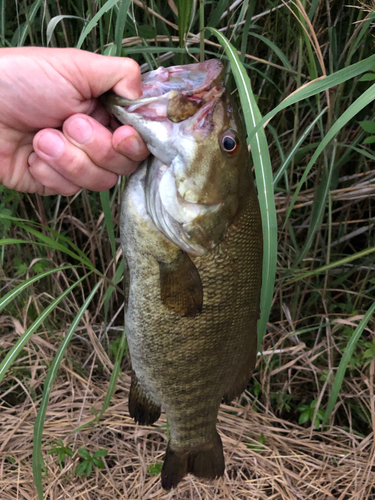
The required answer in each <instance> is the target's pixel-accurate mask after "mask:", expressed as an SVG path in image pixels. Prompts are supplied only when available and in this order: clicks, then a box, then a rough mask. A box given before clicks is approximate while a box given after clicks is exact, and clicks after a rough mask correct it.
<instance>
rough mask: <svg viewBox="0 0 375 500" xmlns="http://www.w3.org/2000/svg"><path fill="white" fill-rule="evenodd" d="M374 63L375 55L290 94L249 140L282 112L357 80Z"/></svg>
mask: <svg viewBox="0 0 375 500" xmlns="http://www.w3.org/2000/svg"><path fill="white" fill-rule="evenodd" d="M374 63H375V54H374V55H372V56H370V57H368V58H367V59H364V60H363V61H360V62H358V63H355V64H352V65H351V66H348V67H346V68H343V69H340V70H339V71H336V73H333V74H332V75H329V76H321V77H320V78H317V79H316V80H313V81H312V82H309V83H306V84H305V85H302V87H300V88H299V89H297V90H296V91H295V92H293V93H292V94H290V95H289V96H288V97H287V98H286V99H284V100H283V101H282V102H281V103H280V104H279V105H278V106H276V108H274V109H273V110H272V111H270V112H269V113H267V114H266V116H265V117H264V118H262V120H261V121H260V122H259V123H257V126H256V128H255V129H254V130H253V131H252V132H251V137H249V138H248V140H249V139H252V136H254V135H255V133H256V132H257V131H258V130H259V129H260V128H261V127H263V126H264V125H265V124H266V123H267V122H268V121H269V120H271V118H273V117H274V116H275V115H276V114H277V113H278V112H279V111H282V110H283V109H285V108H287V107H289V106H292V105H293V104H296V103H297V102H300V101H304V100H306V99H308V98H309V97H312V96H314V95H316V94H319V93H320V92H324V91H326V90H328V89H330V88H331V87H335V86H336V85H340V84H341V83H344V82H346V81H348V80H350V79H352V78H355V77H356V76H358V75H360V74H361V73H364V72H365V71H368V70H369V69H371V68H372V67H373V65H374Z"/></svg>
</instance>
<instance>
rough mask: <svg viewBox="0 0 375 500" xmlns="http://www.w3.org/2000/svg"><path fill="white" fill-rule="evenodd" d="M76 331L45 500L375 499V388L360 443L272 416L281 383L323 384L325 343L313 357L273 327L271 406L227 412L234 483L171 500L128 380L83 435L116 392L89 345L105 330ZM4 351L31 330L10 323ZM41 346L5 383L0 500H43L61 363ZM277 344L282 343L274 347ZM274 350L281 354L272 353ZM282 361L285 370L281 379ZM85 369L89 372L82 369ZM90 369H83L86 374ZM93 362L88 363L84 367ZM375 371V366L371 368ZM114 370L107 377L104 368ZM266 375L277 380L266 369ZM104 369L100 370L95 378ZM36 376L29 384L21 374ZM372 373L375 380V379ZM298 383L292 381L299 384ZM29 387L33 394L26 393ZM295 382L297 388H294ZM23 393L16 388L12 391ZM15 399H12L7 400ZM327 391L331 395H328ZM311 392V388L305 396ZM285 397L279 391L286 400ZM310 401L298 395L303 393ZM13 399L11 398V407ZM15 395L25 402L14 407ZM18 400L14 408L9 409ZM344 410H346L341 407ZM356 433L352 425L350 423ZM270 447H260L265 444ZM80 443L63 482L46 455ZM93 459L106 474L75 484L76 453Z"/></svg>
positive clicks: (257, 402)
mask: <svg viewBox="0 0 375 500" xmlns="http://www.w3.org/2000/svg"><path fill="white" fill-rule="evenodd" d="M86 319H87V322H86V325H85V328H84V329H81V330H80V331H78V333H77V336H76V337H75V339H74V340H73V343H72V346H71V347H70V350H69V351H68V353H67V356H66V360H65V361H64V362H63V365H62V368H61V370H60V372H59V376H58V378H57V380H56V382H55V384H54V390H53V392H52V395H51V398H50V405H49V407H48V412H47V418H46V424H45V430H44V446H43V451H44V458H45V463H46V467H47V470H48V476H45V479H44V490H45V495H46V496H45V498H49V499H51V500H57V499H64V500H65V499H86V500H96V499H101V500H105V499H131V500H136V499H142V500H149V499H176V500H177V499H181V500H184V499H202V500H203V499H238V500H242V499H243V500H245V499H257V500H258V499H262V500H265V499H272V500H291V499H314V500H334V499H335V500H336V499H339V500H349V499H350V500H354V499H356V500H367V499H368V500H369V499H373V498H375V445H374V439H373V438H374V425H375V418H374V413H373V407H374V380H373V378H372V379H367V380H365V381H362V382H363V383H361V381H358V380H355V379H353V381H352V383H353V387H352V389H353V394H357V396H356V397H357V398H359V399H360V400H362V404H365V405H366V406H367V407H368V408H369V410H370V412H372V416H373V419H372V420H373V429H372V432H370V433H368V434H367V437H360V436H358V435H356V434H355V433H353V432H350V431H347V430H345V429H344V428H343V427H339V426H333V427H332V428H331V429H330V431H329V432H325V433H322V432H320V431H317V430H314V429H312V428H305V427H301V426H298V425H296V424H295V423H290V422H288V421H287V420H285V419H283V418H279V417H277V416H276V415H275V414H274V413H273V412H272V411H271V405H270V404H269V391H270V390H271V389H273V390H275V388H276V390H277V387H278V386H277V383H276V382H278V383H279V384H280V386H281V385H283V386H285V384H286V383H287V386H288V388H287V391H288V392H290V391H293V387H294V386H295V385H296V384H297V386H298V387H300V388H301V381H302V379H303V378H305V379H306V381H307V380H308V379H309V378H311V377H313V378H315V377H317V376H318V375H319V373H318V372H317V368H316V367H315V366H314V368H313V367H312V361H313V360H315V359H316V358H317V356H318V355H319V353H321V352H323V351H324V350H325V349H327V343H326V341H325V340H324V339H323V338H322V339H321V341H319V342H317V344H316V346H315V347H314V348H313V349H307V348H306V346H305V345H304V344H303V343H298V344H297V345H295V343H294V341H295V339H294V340H292V341H291V340H290V339H291V338H292V337H291V336H290V335H286V333H287V330H288V320H285V323H284V324H281V323H280V324H278V325H276V326H274V327H273V334H272V337H271V336H269V337H268V338H267V342H266V344H267V345H268V347H270V349H268V350H266V351H265V360H266V362H265V361H264V360H262V358H259V363H260V371H258V372H257V376H259V377H260V380H261V383H262V386H263V387H265V393H266V394H268V396H267V397H265V399H264V400H261V399H257V398H255V397H254V396H252V395H251V394H250V393H249V394H246V395H245V396H244V397H243V399H242V401H241V404H239V403H238V402H237V403H234V404H233V405H231V406H224V405H223V406H222V408H221V411H220V414H219V421H218V429H219V432H220V435H221V437H222V440H223V444H224V450H225V459H226V471H225V476H224V478H222V479H219V480H216V481H214V482H213V483H208V482H203V481H199V480H197V479H196V478H193V477H190V476H189V477H188V478H187V479H186V480H184V481H183V482H182V483H181V484H180V486H179V487H178V489H176V490H174V491H172V492H169V493H166V492H164V491H163V490H162V488H161V486H160V479H159V477H155V476H152V475H150V474H148V473H147V467H148V466H150V465H151V464H155V463H156V462H160V461H162V457H163V453H164V451H165V447H166V443H167V437H166V429H165V427H161V426H165V424H166V421H165V416H164V415H162V417H161V419H160V420H159V421H158V425H157V426H153V427H141V426H138V425H135V424H134V422H133V421H132V420H131V419H130V417H129V416H128V412H127V394H128V390H129V382H130V378H129V374H128V373H127V372H126V371H125V372H124V375H123V376H121V377H120V379H119V382H118V385H117V390H116V393H115V395H114V396H113V398H112V402H111V406H110V408H109V409H108V410H107V411H106V413H105V415H104V417H103V419H102V420H101V422H100V423H97V424H91V425H89V426H87V427H86V428H84V429H83V430H81V431H80V432H78V433H75V430H76V429H77V428H78V427H79V426H81V425H82V424H84V423H87V422H89V421H90V420H92V419H93V411H92V408H95V409H96V411H100V409H101V407H102V404H103V400H104V397H105V394H106V391H107V387H108V380H109V375H108V373H109V369H108V368H109V365H110V361H109V359H108V357H107V354H106V353H105V352H104V350H103V349H102V347H101V345H100V343H98V342H93V343H90V341H89V339H90V338H93V336H96V335H98V337H99V338H102V337H103V331H102V329H101V327H100V326H96V327H94V330H95V333H94V331H93V330H92V328H91V327H89V326H88V320H89V318H86ZM0 327H1V328H2V331H3V332H4V333H3V336H2V338H1V346H2V347H5V348H6V347H8V346H9V345H11V344H13V343H14V342H15V340H16V339H17V337H18V336H19V334H20V333H22V326H21V324H20V323H19V322H18V321H15V320H14V319H13V318H9V317H3V318H1V325H0ZM45 333H46V332H44V335H41V336H39V335H38V336H34V338H33V340H32V342H30V343H29V345H28V346H27V347H26V348H25V350H24V351H23V357H22V358H21V359H19V361H18V362H17V363H16V365H15V366H14V368H13V369H12V371H11V372H10V374H9V376H8V377H7V379H5V380H4V381H3V393H2V399H1V400H0V401H1V402H2V404H1V427H0V442H1V444H0V498H1V500H15V499H27V500H36V498H37V497H36V491H35V489H34V486H33V476H32V464H31V457H32V440H33V424H34V420H35V417H36V411H37V406H38V403H37V401H38V400H39V399H40V396H39V395H40V390H41V388H42V384H43V380H44V376H45V373H46V367H45V364H46V363H47V364H48V363H49V362H50V361H51V360H52V358H53V355H54V352H55V349H56V345H57V343H56V345H52V344H51V343H49V342H48V340H46V339H48V335H46V334H45ZM278 336H279V338H280V340H279V342H275V340H276V338H277V337H278ZM271 338H272V342H273V344H274V345H273V347H271ZM275 357H276V358H277V359H278V361H279V367H278V368H273V369H272V366H274V365H273V363H272V362H271V361H272V359H274V358H275ZM74 360H76V361H78V362H79V363H80V365H85V368H84V370H83V371H81V370H80V367H77V365H76V364H75V362H76V361H74ZM85 361H86V363H85ZM87 361H88V362H87ZM372 363H374V361H373V362H372ZM106 365H107V366H106ZM267 365H268V368H267ZM98 366H99V367H101V368H102V369H98ZM21 368H22V369H28V368H30V375H29V377H28V378H26V379H25V378H24V379H23V382H21V380H20V379H19V378H18V376H17V370H20V369H21ZM373 371H374V370H373V367H372V370H371V369H370V373H372V377H373ZM292 372H293V373H294V374H293V375H291V373H292ZM25 380H27V383H26V382H25ZM296 380H297V382H296ZM12 382H13V383H14V385H13V387H12V388H11V387H10V386H11V383H12ZM7 387H8V390H7ZM324 388H325V387H324ZM302 389H303V384H302ZM280 390H282V389H280ZM300 390H301V389H300ZM12 394H13V396H14V397H13V398H12ZM16 394H17V397H16ZM9 398H12V405H10V404H8V403H9V401H10V399H9ZM342 404H344V402H343V400H342V399H341V400H340V403H339V404H338V405H342ZM348 420H349V421H350V417H349V418H348ZM262 435H263V436H264V440H263V438H262V441H263V442H264V445H261V444H260V442H259V440H260V436H262ZM57 439H62V440H63V441H64V443H65V444H68V443H69V442H71V441H73V442H74V444H73V445H72V446H73V447H74V456H73V457H72V458H68V459H67V460H66V462H65V465H64V467H63V469H62V470H60V467H59V465H58V462H57V457H56V455H50V454H48V453H47V452H48V450H49V449H50V448H51V446H52V444H53V443H54V442H55V441H56V440H57ZM81 446H82V447H84V448H86V449H88V450H89V451H90V452H91V453H93V452H95V451H96V450H98V449H99V448H105V449H107V450H108V455H107V457H105V459H104V461H105V468H104V469H102V470H100V469H97V468H94V471H93V473H92V474H91V476H90V477H89V478H86V477H84V476H83V477H78V476H77V475H75V473H74V471H75V469H76V467H77V465H78V463H79V460H80V458H79V455H78V452H77V450H78V448H79V447H81Z"/></svg>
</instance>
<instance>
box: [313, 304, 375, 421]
mask: <svg viewBox="0 0 375 500" xmlns="http://www.w3.org/2000/svg"><path fill="white" fill-rule="evenodd" d="M374 310H375V303H374V304H372V306H371V307H370V309H369V310H368V311H367V313H366V314H365V315H364V316H363V319H362V320H361V322H360V323H359V325H358V326H357V328H356V329H355V330H354V332H353V335H352V336H351V338H350V340H349V342H348V344H347V346H346V349H345V351H344V353H343V355H342V358H341V361H340V364H339V367H338V369H337V373H336V376H335V380H334V382H333V385H332V390H331V394H330V395H329V400H328V405H327V409H326V411H325V414H324V418H323V422H322V427H324V426H325V424H326V423H327V422H328V420H329V418H330V416H331V413H332V410H333V408H334V407H335V404H336V401H337V398H338V395H339V392H340V389H341V386H342V381H343V380H344V376H345V372H346V369H347V366H348V363H349V361H350V360H351V358H352V356H353V352H354V349H355V346H356V344H357V342H358V340H359V338H360V336H361V335H362V332H363V330H364V329H365V327H366V325H367V323H368V322H369V321H370V319H371V316H372V315H373V313H374Z"/></svg>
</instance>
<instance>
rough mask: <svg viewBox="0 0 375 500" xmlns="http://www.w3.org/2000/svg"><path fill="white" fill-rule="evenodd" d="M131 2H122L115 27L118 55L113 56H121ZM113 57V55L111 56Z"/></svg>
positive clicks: (126, 0)
mask: <svg viewBox="0 0 375 500" xmlns="http://www.w3.org/2000/svg"><path fill="white" fill-rule="evenodd" d="M129 5H130V0H121V5H120V8H119V10H118V13H117V18H116V26H115V46H116V53H115V54H113V55H116V56H121V49H122V39H123V37H124V31H125V24H126V18H127V16H128V10H129ZM111 55H112V54H111Z"/></svg>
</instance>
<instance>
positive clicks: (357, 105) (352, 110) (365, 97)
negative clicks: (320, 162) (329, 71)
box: [285, 83, 375, 260]
mask: <svg viewBox="0 0 375 500" xmlns="http://www.w3.org/2000/svg"><path fill="white" fill-rule="evenodd" d="M374 99H375V83H374V85H371V87H370V88H369V89H367V90H366V91H365V92H364V93H363V94H362V95H361V96H359V97H358V99H356V100H355V101H354V102H353V103H352V104H351V105H350V106H349V108H348V109H347V110H345V111H344V113H343V114H342V115H341V116H340V118H338V120H337V121H336V122H335V123H334V124H333V125H332V127H331V128H330V129H329V131H328V133H327V134H326V135H325V137H324V138H323V140H322V141H321V143H320V144H319V147H318V148H317V150H316V151H315V153H314V154H313V155H312V157H311V160H310V161H309V163H308V165H307V167H306V169H305V171H304V173H303V175H302V177H301V180H300V182H299V184H298V186H297V189H296V191H295V193H294V195H293V198H292V200H291V202H290V205H289V208H288V212H287V214H286V218H285V221H287V220H288V218H289V215H290V213H291V211H292V210H293V206H294V204H295V202H296V199H297V196H298V194H299V192H300V190H301V188H302V186H303V184H304V182H305V180H306V178H307V176H308V174H309V172H310V170H311V168H312V166H313V165H314V163H315V162H316V160H317V159H318V156H319V155H320V153H321V152H322V151H323V149H324V148H325V147H326V146H327V144H328V143H329V142H330V141H331V140H332V139H333V138H334V137H335V135H336V134H337V133H338V132H339V131H340V130H341V129H342V128H343V127H344V126H345V125H346V124H347V123H348V121H349V120H351V119H352V118H353V117H354V116H355V115H356V114H357V113H359V112H360V111H361V110H362V109H363V108H364V107H365V106H367V105H368V104H369V103H371V102H372V101H373V100H374ZM301 258H302V257H301ZM299 260H300V259H299Z"/></svg>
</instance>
